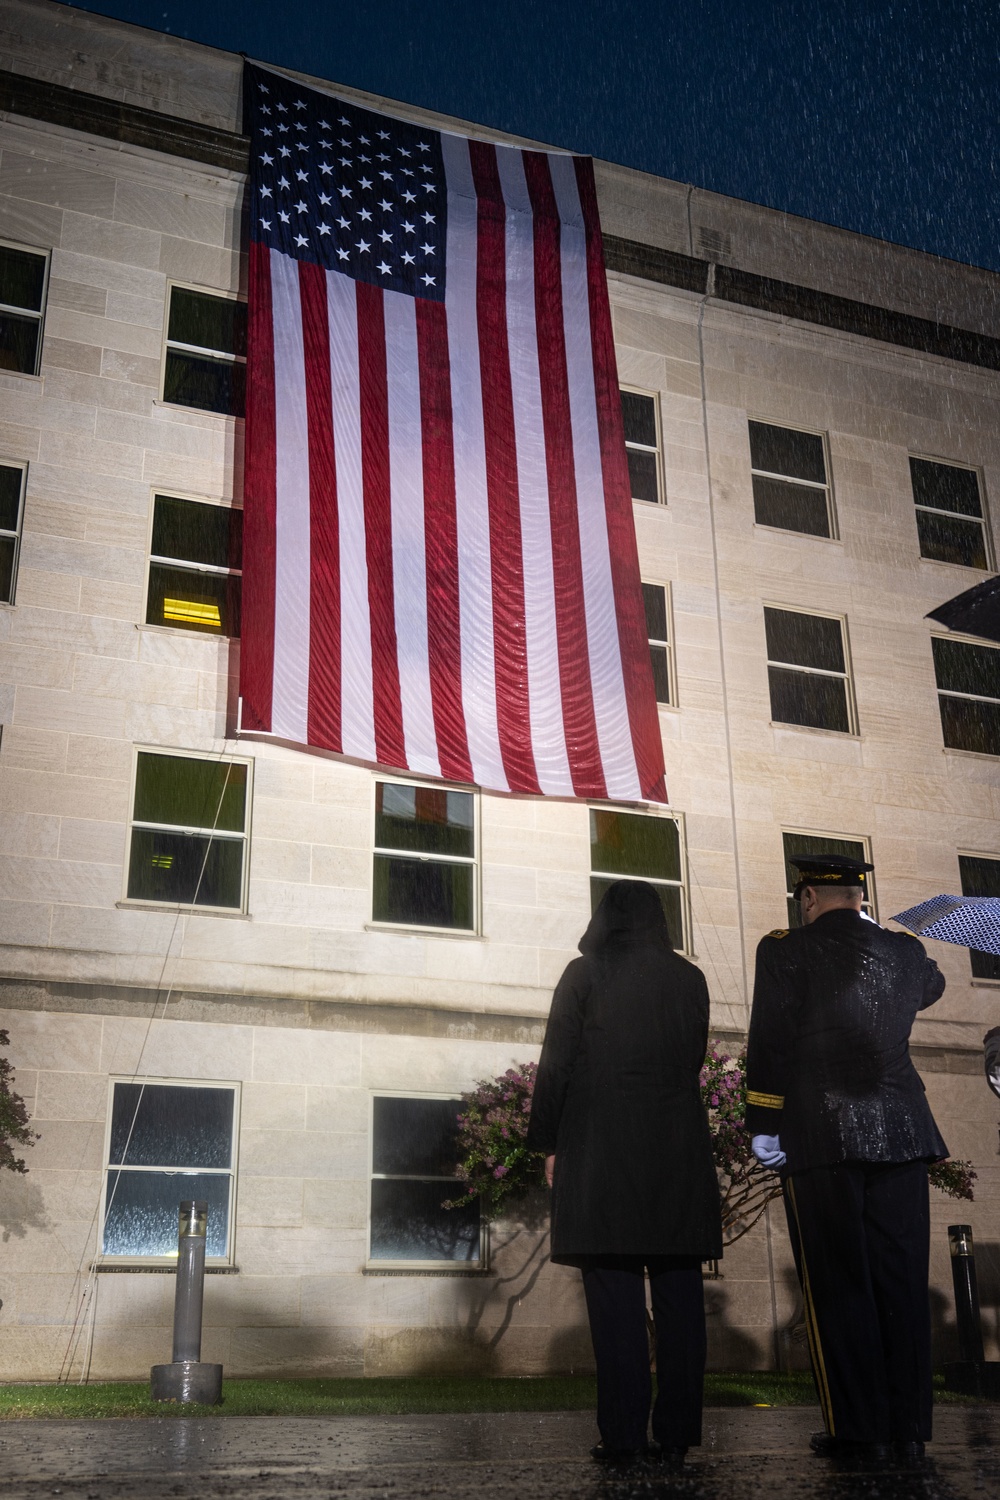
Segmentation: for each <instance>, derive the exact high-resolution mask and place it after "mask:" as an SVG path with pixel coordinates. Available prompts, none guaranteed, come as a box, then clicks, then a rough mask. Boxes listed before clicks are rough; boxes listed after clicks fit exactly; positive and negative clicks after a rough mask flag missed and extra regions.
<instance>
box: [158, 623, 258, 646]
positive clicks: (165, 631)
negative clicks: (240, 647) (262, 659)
mask: <svg viewBox="0 0 1000 1500" xmlns="http://www.w3.org/2000/svg"><path fill="white" fill-rule="evenodd" d="M135 628H136V630H142V631H147V630H148V631H149V632H150V633H151V634H152V635H176V636H186V637H187V639H188V640H190V639H191V637H192V636H197V637H198V638H199V640H203V641H222V642H224V643H225V644H226V645H228V644H229V642H230V641H238V640H239V636H238V635H222V634H221V632H220V634H218V635H216V634H214V633H213V632H212V631H210V630H185V628H184V626H183V625H152V624H150V622H149V621H148V620H137V621H136V624H135Z"/></svg>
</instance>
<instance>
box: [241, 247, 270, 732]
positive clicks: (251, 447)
mask: <svg viewBox="0 0 1000 1500" xmlns="http://www.w3.org/2000/svg"><path fill="white" fill-rule="evenodd" d="M248 302H249V307H248V313H249V319H248V329H247V407H246V460H245V472H244V478H243V611H242V612H243V625H242V640H241V642H240V694H241V695H242V698H243V715H242V723H243V728H244V729H264V730H269V729H270V728H271V689H272V684H273V680H274V559H275V510H276V504H277V500H276V483H275V437H274V335H273V331H272V318H271V253H270V251H269V250H268V248H267V246H266V245H260V244H257V243H256V242H254V243H251V246H250V282H249V298H248Z"/></svg>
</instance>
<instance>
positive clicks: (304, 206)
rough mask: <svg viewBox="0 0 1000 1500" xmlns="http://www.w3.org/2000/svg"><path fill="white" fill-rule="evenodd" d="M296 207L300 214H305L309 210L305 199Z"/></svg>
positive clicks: (301, 199) (300, 200)
mask: <svg viewBox="0 0 1000 1500" xmlns="http://www.w3.org/2000/svg"><path fill="white" fill-rule="evenodd" d="M295 207H296V209H297V211H298V212H299V213H300V214H304V213H305V212H306V210H307V209H308V207H309V205H308V203H307V202H306V200H305V199H304V198H300V199H299V201H298V203H296V205H295Z"/></svg>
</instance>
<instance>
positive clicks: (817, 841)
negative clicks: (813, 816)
mask: <svg viewBox="0 0 1000 1500" xmlns="http://www.w3.org/2000/svg"><path fill="white" fill-rule="evenodd" d="M781 842H782V844H783V846H784V852H785V896H786V898H787V903H788V925H789V927H801V925H802V912H801V910H800V907H799V903H798V902H797V901H796V900H795V898H794V897H793V895H792V892H793V891H794V889H795V887H796V886H797V885H798V882H799V872H798V870H797V869H796V868H795V866H794V865H793V864H792V863H791V861H792V860H793V859H794V858H795V857H796V856H797V855H799V854H845V855H846V856H847V857H848V859H859V860H861V861H862V862H863V863H864V864H866V865H870V864H871V859H870V857H869V854H868V845H867V843H866V842H865V840H864V839H838V838H830V837H829V836H828V835H827V834H825V833H783V834H782V835H781ZM867 881H868V885H867V895H866V897H865V899H864V901H862V903H861V909H862V911H866V912H867V913H868V915H869V916H870V917H872V918H874V916H875V910H874V901H875V887H874V886H873V884H872V877H871V875H869V876H868V877H867Z"/></svg>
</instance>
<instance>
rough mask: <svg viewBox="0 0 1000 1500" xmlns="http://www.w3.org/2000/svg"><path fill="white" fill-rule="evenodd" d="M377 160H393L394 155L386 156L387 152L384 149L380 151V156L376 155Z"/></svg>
mask: <svg viewBox="0 0 1000 1500" xmlns="http://www.w3.org/2000/svg"><path fill="white" fill-rule="evenodd" d="M375 160H376V161H392V157H391V156H386V154H385V152H384V151H380V152H379V154H378V156H376V158H375Z"/></svg>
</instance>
